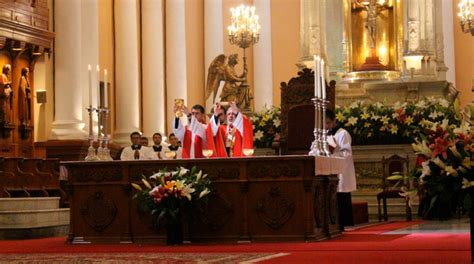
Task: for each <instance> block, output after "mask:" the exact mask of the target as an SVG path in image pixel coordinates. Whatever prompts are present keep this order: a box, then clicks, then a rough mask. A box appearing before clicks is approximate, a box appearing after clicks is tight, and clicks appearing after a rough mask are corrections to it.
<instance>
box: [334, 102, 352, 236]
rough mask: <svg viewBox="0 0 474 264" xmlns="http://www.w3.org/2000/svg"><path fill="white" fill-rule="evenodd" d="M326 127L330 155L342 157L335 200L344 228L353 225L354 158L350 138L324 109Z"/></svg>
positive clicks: (340, 224) (341, 226)
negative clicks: (330, 146) (342, 162)
mask: <svg viewBox="0 0 474 264" xmlns="http://www.w3.org/2000/svg"><path fill="white" fill-rule="evenodd" d="M326 128H327V129H329V134H330V136H329V140H328V141H330V142H332V143H333V144H330V145H332V148H331V149H333V151H332V155H333V156H337V157H341V158H343V159H344V168H343V173H342V174H339V175H338V179H339V183H338V187H337V201H338V206H339V226H340V228H341V230H344V226H351V225H354V221H353V216H352V198H351V192H353V191H355V190H356V189H357V186H356V174H355V168H354V160H353V159H352V148H351V142H352V138H351V135H350V134H349V132H347V130H345V129H344V128H337V127H336V118H335V115H334V112H333V111H331V110H328V111H326Z"/></svg>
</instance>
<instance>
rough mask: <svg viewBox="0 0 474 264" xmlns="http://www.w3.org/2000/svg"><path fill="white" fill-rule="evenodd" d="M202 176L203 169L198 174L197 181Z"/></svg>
mask: <svg viewBox="0 0 474 264" xmlns="http://www.w3.org/2000/svg"><path fill="white" fill-rule="evenodd" d="M201 177H202V170H200V171H199V172H198V174H197V176H196V181H199V180H200V179H201Z"/></svg>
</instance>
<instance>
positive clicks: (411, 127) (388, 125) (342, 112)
mask: <svg viewBox="0 0 474 264" xmlns="http://www.w3.org/2000/svg"><path fill="white" fill-rule="evenodd" d="M456 107H457V104H453V103H449V102H448V101H447V100H445V99H435V98H426V99H423V100H419V101H417V102H415V103H408V102H404V103H401V102H397V103H395V104H393V105H392V106H388V105H384V104H382V103H375V104H369V103H365V102H364V101H356V102H354V103H352V104H350V105H348V106H345V107H336V113H335V114H336V120H337V121H338V125H339V126H341V127H343V128H345V129H346V130H347V131H348V132H349V133H350V134H351V136H352V141H353V144H354V145H370V144H407V143H413V142H414V141H413V140H414V138H415V137H416V135H418V134H420V133H424V131H425V130H426V129H427V128H433V127H436V126H437V125H438V124H440V123H442V124H444V125H459V124H460V122H461V121H460V120H461V116H460V115H459V114H457V112H456V110H457V109H456Z"/></svg>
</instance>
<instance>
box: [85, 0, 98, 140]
mask: <svg viewBox="0 0 474 264" xmlns="http://www.w3.org/2000/svg"><path fill="white" fill-rule="evenodd" d="M98 1H99V0H88V1H80V2H81V18H82V20H81V25H82V27H81V36H82V37H81V49H80V50H81V69H80V73H81V88H82V89H81V90H82V94H83V97H82V106H83V107H82V113H83V121H84V123H85V127H86V129H85V131H89V129H88V128H89V121H88V120H89V119H88V118H89V112H88V111H87V109H86V108H87V107H88V106H89V104H92V106H93V107H97V105H98V91H99V90H98V89H99V88H98V87H97V84H98V81H97V78H99V80H100V75H98V74H97V70H96V67H97V65H99V10H98ZM89 64H90V65H91V66H92V83H93V85H94V86H93V87H92V102H90V99H89V72H88V70H87V66H88V65H89ZM101 72H103V69H101ZM93 117H94V124H93V126H95V128H94V129H93V130H92V131H94V133H97V120H98V118H97V114H96V113H94V116H93Z"/></svg>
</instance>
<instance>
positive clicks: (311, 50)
mask: <svg viewBox="0 0 474 264" xmlns="http://www.w3.org/2000/svg"><path fill="white" fill-rule="evenodd" d="M325 8H326V1H325V0H300V10H301V12H300V14H301V21H300V27H301V28H300V31H301V40H300V43H301V44H300V45H301V59H300V64H301V65H300V66H303V65H306V66H307V67H313V61H314V60H313V55H319V56H321V57H323V58H324V59H325V60H326V59H327V58H326V36H325V33H324V29H325V24H326V22H325V20H326V12H325Z"/></svg>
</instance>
